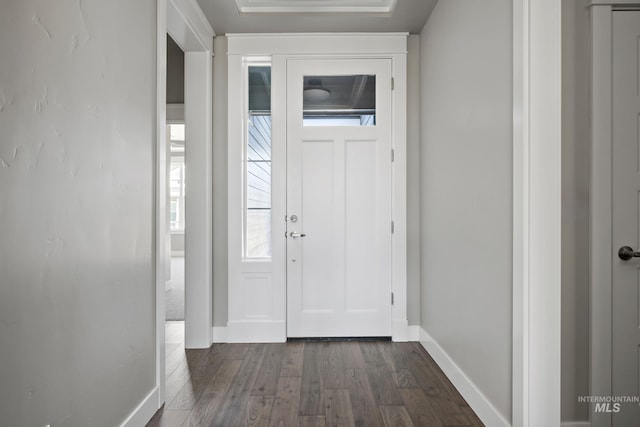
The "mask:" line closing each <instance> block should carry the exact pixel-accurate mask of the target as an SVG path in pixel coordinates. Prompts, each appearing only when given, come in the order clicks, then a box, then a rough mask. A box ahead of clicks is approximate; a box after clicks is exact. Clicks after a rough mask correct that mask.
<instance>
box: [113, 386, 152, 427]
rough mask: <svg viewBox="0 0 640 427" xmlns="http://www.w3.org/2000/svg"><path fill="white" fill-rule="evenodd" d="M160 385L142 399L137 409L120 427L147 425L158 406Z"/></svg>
mask: <svg viewBox="0 0 640 427" xmlns="http://www.w3.org/2000/svg"><path fill="white" fill-rule="evenodd" d="M158 393H159V390H158V387H155V388H154V389H153V390H151V392H150V393H149V394H148V395H147V397H145V398H144V399H142V402H140V404H139V405H138V407H137V408H136V409H134V410H133V412H132V413H131V414H130V415H129V416H128V417H127V419H126V420H124V422H123V423H122V424H121V425H120V427H140V426H145V425H147V423H148V422H149V420H151V418H153V416H154V415H155V413H156V411H157V410H158V409H159V408H158V399H159V397H158Z"/></svg>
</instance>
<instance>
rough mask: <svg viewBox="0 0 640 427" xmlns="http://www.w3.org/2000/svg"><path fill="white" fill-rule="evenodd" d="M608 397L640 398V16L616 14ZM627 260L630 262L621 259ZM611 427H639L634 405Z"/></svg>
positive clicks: (623, 408)
mask: <svg viewBox="0 0 640 427" xmlns="http://www.w3.org/2000/svg"><path fill="white" fill-rule="evenodd" d="M613 15H614V20H613V26H614V32H613V116H612V118H613V177H612V179H613V212H612V215H613V244H614V252H616V253H614V261H613V278H612V280H613V281H612V290H613V295H612V302H613V307H612V308H613V310H612V311H613V323H612V324H613V331H612V332H613V334H612V340H613V354H612V363H613V367H612V375H613V377H612V394H613V395H614V396H639V395H640V329H639V328H640V260H639V259H638V258H636V257H634V256H637V255H640V254H638V253H633V251H630V250H629V248H627V249H626V252H627V253H626V255H625V253H624V252H625V250H622V253H617V252H619V248H621V247H624V246H628V247H630V248H633V249H635V251H638V250H640V227H639V224H640V133H639V131H640V126H639V125H640V121H639V119H638V118H639V117H640V96H639V92H640V73H639V70H638V64H640V62H639V61H640V55H639V54H640V43H639V40H640V12H630V11H625V12H614V14H613ZM621 258H628V259H621ZM610 409H611V410H612V415H613V423H612V425H613V426H615V427H623V426H631V425H638V423H639V422H640V406H638V404H637V403H621V405H620V406H619V407H617V408H616V407H615V406H613V405H612V407H611V408H610Z"/></svg>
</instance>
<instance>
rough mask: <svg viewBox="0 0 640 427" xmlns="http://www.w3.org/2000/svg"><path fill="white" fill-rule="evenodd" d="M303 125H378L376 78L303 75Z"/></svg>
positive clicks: (372, 76)
mask: <svg viewBox="0 0 640 427" xmlns="http://www.w3.org/2000/svg"><path fill="white" fill-rule="evenodd" d="M303 79H304V82H303V84H304V89H303V103H302V104H303V107H302V108H303V115H302V124H303V125H304V126H375V124H376V76H375V75H367V74H357V75H348V76H304V78H303Z"/></svg>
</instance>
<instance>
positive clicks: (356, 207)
mask: <svg viewBox="0 0 640 427" xmlns="http://www.w3.org/2000/svg"><path fill="white" fill-rule="evenodd" d="M391 66H392V64H391V60H389V59H357V60H355V59H290V60H289V61H288V62H287V215H288V218H289V221H288V223H287V226H288V229H287V231H288V233H289V237H288V238H287V335H288V336H289V337H340V336H342V337H344V336H351V337H353V336H391V335H392V319H391V304H392V301H391V290H392V286H391V283H392V279H391V261H392V260H391V253H392V251H391V235H392V229H391V222H392V204H391V202H392V198H391V186H392V181H391V164H392V157H391V134H392V128H391V117H392V115H391V72H392V70H391ZM353 75H375V76H376V122H375V126H305V125H303V113H302V111H303V102H302V101H303V86H304V85H303V79H304V77H305V76H353ZM292 215H295V216H296V221H295V222H293V221H291V218H292ZM296 232H297V233H304V235H305V236H304V237H298V238H296V237H292V236H291V233H296Z"/></svg>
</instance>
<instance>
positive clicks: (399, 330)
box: [391, 319, 409, 342]
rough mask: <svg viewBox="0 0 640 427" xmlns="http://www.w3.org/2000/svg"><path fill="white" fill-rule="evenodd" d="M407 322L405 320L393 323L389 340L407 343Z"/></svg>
mask: <svg viewBox="0 0 640 427" xmlns="http://www.w3.org/2000/svg"><path fill="white" fill-rule="evenodd" d="M408 328H409V322H407V320H406V319H405V320H395V319H394V321H393V332H392V336H391V338H392V339H393V341H394V342H407V341H409V337H408Z"/></svg>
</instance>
